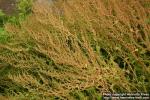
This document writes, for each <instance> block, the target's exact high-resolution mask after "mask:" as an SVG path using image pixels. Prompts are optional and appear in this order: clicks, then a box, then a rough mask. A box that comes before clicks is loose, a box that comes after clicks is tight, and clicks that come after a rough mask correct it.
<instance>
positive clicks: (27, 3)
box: [18, 0, 33, 18]
mask: <svg viewBox="0 0 150 100" xmlns="http://www.w3.org/2000/svg"><path fill="white" fill-rule="evenodd" d="M32 3H33V0H20V1H19V3H18V10H19V16H20V17H23V18H24V17H25V16H26V15H28V14H30V13H31V11H32Z"/></svg>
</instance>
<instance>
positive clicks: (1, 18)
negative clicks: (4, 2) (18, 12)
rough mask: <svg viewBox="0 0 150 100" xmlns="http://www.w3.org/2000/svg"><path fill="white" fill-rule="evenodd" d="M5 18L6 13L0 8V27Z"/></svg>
mask: <svg viewBox="0 0 150 100" xmlns="http://www.w3.org/2000/svg"><path fill="white" fill-rule="evenodd" d="M6 20H7V17H6V15H5V14H4V13H3V12H2V10H0V27H3V26H4V24H5V22H6Z"/></svg>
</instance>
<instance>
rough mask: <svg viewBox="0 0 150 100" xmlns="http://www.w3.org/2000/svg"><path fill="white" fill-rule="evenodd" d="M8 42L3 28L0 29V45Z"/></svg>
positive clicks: (7, 35)
mask: <svg viewBox="0 0 150 100" xmlns="http://www.w3.org/2000/svg"><path fill="white" fill-rule="evenodd" d="M8 40H9V34H8V33H7V32H6V31H5V30H4V28H0V43H6V42H8Z"/></svg>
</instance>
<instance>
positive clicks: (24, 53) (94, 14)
mask: <svg viewBox="0 0 150 100" xmlns="http://www.w3.org/2000/svg"><path fill="white" fill-rule="evenodd" d="M45 2H46V1H45ZM145 2H146V0H145V1H144V0H141V1H140V0H124V1H121V0H110V1H109V0H65V1H61V0H58V2H54V4H52V5H49V4H48V3H42V4H39V2H35V4H34V5H33V9H32V11H33V14H32V15H29V16H28V17H27V19H26V20H25V21H23V22H22V23H21V26H17V25H12V24H6V25H5V29H6V30H7V31H8V32H9V33H11V39H10V42H8V43H7V44H0V62H2V64H1V66H0V71H1V70H2V71H6V74H3V73H2V74H1V72H0V74H1V75H2V76H1V77H0V78H1V80H2V81H1V82H0V87H1V86H3V85H4V83H2V82H8V81H10V80H11V81H10V83H9V84H10V87H8V90H7V91H5V92H4V94H3V95H14V96H17V95H18V96H19V97H20V96H21V97H29V98H30V97H33V98H36V99H48V98H50V97H51V98H52V97H54V96H56V97H60V98H63V99H65V98H68V99H73V97H72V96H71V95H70V94H71V93H72V92H74V91H83V90H86V89H88V88H90V87H95V88H96V92H98V93H102V92H105V91H107V92H135V91H136V92H140V91H141V92H149V90H150V87H149V84H150V79H149V76H150V45H149V44H150V34H149V33H150V26H149V24H147V23H146V22H145V21H146V19H148V18H150V15H149V11H150V10H149V8H147V7H145V6H144V3H145ZM4 63H7V64H8V66H3V64H4ZM9 84H8V85H9ZM15 84H17V86H16V87H14V88H12V87H13V86H14V85H15ZM6 86H7V85H6ZM11 86H12V87H11ZM1 88H3V87H1ZM96 96H97V95H96ZM78 97H82V96H81V95H80V93H79V94H78ZM83 97H84V96H83ZM94 98H96V97H92V99H94ZM80 99H81V98H80Z"/></svg>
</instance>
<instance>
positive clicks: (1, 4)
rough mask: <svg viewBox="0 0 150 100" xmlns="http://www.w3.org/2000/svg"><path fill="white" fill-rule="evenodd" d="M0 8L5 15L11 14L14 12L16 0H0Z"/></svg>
mask: <svg viewBox="0 0 150 100" xmlns="http://www.w3.org/2000/svg"><path fill="white" fill-rule="evenodd" d="M0 9H1V10H2V11H3V12H4V13H5V14H6V15H13V14H15V13H16V11H17V9H16V0H0Z"/></svg>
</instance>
